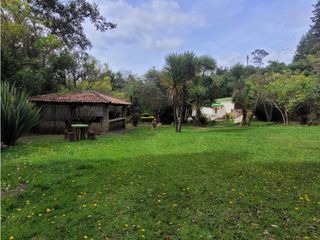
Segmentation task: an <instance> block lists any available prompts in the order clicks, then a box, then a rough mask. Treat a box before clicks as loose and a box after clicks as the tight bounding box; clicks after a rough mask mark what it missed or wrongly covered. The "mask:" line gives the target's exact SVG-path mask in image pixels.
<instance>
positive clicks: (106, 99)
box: [29, 91, 131, 105]
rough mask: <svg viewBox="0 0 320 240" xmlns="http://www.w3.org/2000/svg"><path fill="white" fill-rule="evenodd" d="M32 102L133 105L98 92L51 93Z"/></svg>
mask: <svg viewBox="0 0 320 240" xmlns="http://www.w3.org/2000/svg"><path fill="white" fill-rule="evenodd" d="M29 100H30V101H32V102H47V103H91V104H92V103H110V104H114V105H131V103H129V102H127V101H124V100H121V99H118V98H115V97H111V96H108V95H106V94H102V93H99V92H96V91H83V92H70V93H51V94H45V95H37V96H32V97H29Z"/></svg>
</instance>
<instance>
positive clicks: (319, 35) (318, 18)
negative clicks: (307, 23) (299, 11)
mask: <svg viewBox="0 0 320 240" xmlns="http://www.w3.org/2000/svg"><path fill="white" fill-rule="evenodd" d="M313 6H314V10H313V12H312V13H313V17H311V20H312V26H311V31H312V35H313V36H314V37H315V38H316V39H318V40H320V0H318V1H317V3H316V4H315V5H313Z"/></svg>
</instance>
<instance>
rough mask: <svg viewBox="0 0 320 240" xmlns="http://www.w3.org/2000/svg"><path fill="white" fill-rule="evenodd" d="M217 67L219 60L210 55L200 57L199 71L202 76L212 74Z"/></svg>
mask: <svg viewBox="0 0 320 240" xmlns="http://www.w3.org/2000/svg"><path fill="white" fill-rule="evenodd" d="M216 69H217V62H216V60H215V59H214V58H212V57H210V56H208V55H202V56H199V57H198V70H197V71H198V73H199V75H200V76H212V75H213V74H214V73H215V71H216Z"/></svg>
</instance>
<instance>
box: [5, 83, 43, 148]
mask: <svg viewBox="0 0 320 240" xmlns="http://www.w3.org/2000/svg"><path fill="white" fill-rule="evenodd" d="M39 120H40V110H39V109H38V108H37V107H36V106H35V105H34V104H33V103H31V102H29V101H28V95H27V93H26V92H25V91H23V90H19V89H17V88H16V87H15V86H14V85H10V84H9V83H8V82H5V81H3V82H2V83H1V142H3V143H4V144H6V145H9V146H11V145H14V143H15V142H16V140H17V139H18V138H19V137H20V136H21V134H22V133H24V132H26V131H28V130H30V129H31V128H32V127H34V126H35V125H37V124H38V123H39Z"/></svg>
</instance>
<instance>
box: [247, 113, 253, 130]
mask: <svg viewBox="0 0 320 240" xmlns="http://www.w3.org/2000/svg"><path fill="white" fill-rule="evenodd" d="M253 115H254V114H253V112H252V111H249V112H248V123H247V124H248V126H249V127H250V124H251V121H252V119H253Z"/></svg>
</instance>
